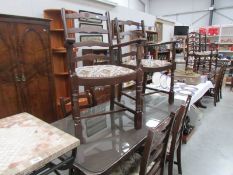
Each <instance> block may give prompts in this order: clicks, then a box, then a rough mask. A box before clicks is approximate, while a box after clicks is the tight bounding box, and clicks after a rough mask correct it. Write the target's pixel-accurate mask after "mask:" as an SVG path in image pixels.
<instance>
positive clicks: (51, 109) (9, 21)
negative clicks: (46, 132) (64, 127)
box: [0, 14, 57, 122]
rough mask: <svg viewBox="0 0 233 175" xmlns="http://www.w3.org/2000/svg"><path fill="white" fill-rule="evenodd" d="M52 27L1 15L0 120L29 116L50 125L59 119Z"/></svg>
mask: <svg viewBox="0 0 233 175" xmlns="http://www.w3.org/2000/svg"><path fill="white" fill-rule="evenodd" d="M49 23H50V20H46V19H39V18H31V17H20V16H11V15H3V14H1V15H0V61H1V65H0V106H1V108H0V118H3V117H6V116H9V115H13V114H16V113H20V112H28V113H30V114H33V115H35V116H37V117H39V118H41V119H42V120H44V121H47V122H52V121H55V120H56V119H57V117H56V113H55V112H56V111H55V103H54V101H55V100H54V83H53V76H52V66H51V56H50V35H49Z"/></svg>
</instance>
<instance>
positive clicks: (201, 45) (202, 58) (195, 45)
mask: <svg viewBox="0 0 233 175" xmlns="http://www.w3.org/2000/svg"><path fill="white" fill-rule="evenodd" d="M207 48H208V49H207ZM217 65H218V46H217V44H215V43H211V44H209V45H208V46H207V39H206V34H200V33H197V32H191V33H189V34H188V36H187V58H186V70H187V69H188V68H190V66H191V68H192V69H193V71H194V72H198V73H201V74H207V75H208V76H209V77H210V78H212V76H213V75H215V73H216V69H217Z"/></svg>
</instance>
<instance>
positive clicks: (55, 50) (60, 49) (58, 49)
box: [52, 47, 66, 53]
mask: <svg viewBox="0 0 233 175" xmlns="http://www.w3.org/2000/svg"><path fill="white" fill-rule="evenodd" d="M52 52H53V53H66V48H64V47H59V48H52Z"/></svg>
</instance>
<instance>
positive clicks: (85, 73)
mask: <svg viewBox="0 0 233 175" xmlns="http://www.w3.org/2000/svg"><path fill="white" fill-rule="evenodd" d="M75 72H76V75H77V76H78V77H83V78H111V77H119V76H125V75H128V74H131V73H136V71H134V70H132V69H129V68H125V67H121V66H115V65H94V66H84V67H78V68H76V69H75Z"/></svg>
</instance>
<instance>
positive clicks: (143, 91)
mask: <svg viewBox="0 0 233 175" xmlns="http://www.w3.org/2000/svg"><path fill="white" fill-rule="evenodd" d="M146 84H147V73H146V72H144V77H143V85H142V93H143V94H145V92H146Z"/></svg>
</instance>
